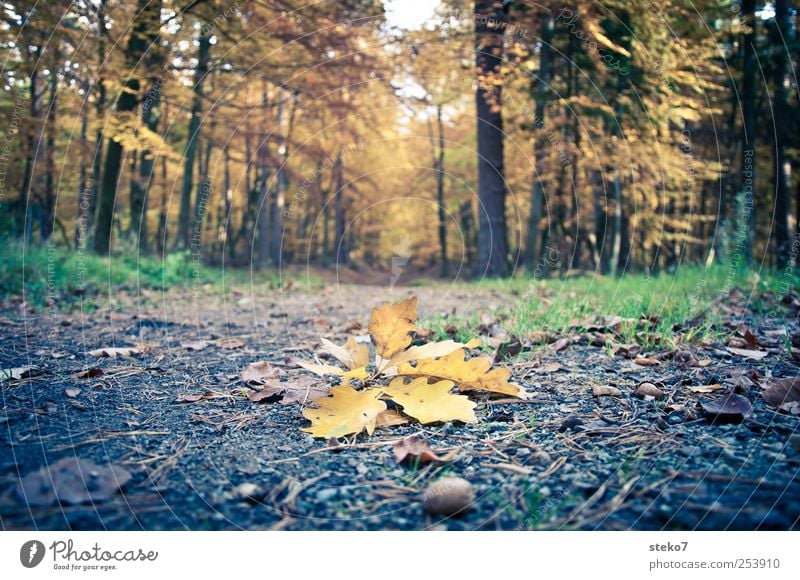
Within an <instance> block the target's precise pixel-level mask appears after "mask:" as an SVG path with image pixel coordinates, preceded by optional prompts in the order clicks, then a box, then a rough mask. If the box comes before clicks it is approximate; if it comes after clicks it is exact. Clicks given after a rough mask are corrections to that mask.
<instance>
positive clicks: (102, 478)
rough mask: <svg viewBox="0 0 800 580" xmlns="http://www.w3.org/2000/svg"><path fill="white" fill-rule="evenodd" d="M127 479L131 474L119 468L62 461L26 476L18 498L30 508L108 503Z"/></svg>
mask: <svg viewBox="0 0 800 580" xmlns="http://www.w3.org/2000/svg"><path fill="white" fill-rule="evenodd" d="M130 479H131V474H130V472H129V471H128V470H127V469H124V468H122V467H120V466H119V465H113V464H112V465H107V466H100V465H97V464H95V463H93V462H91V461H87V460H84V459H79V458H77V457H74V456H73V457H65V458H64V459H60V460H58V461H56V462H55V463H53V464H51V465H45V466H43V467H41V468H39V469H37V470H36V471H33V472H31V473H28V474H27V475H26V476H25V477H23V478H22V479H21V480H20V482H19V484H18V486H17V494H18V495H19V496H20V497H21V498H22V500H23V501H24V502H25V503H26V504H28V505H31V506H49V505H55V504H57V503H62V504H66V505H77V504H82V503H95V502H101V501H104V500H107V499H110V498H111V497H112V496H114V494H116V493H117V491H118V490H119V489H120V488H121V487H122V486H123V485H125V484H126V483H128V481H130Z"/></svg>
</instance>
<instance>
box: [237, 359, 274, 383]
mask: <svg viewBox="0 0 800 580" xmlns="http://www.w3.org/2000/svg"><path fill="white" fill-rule="evenodd" d="M283 374H284V372H283V371H282V370H280V369H277V368H275V367H273V366H272V365H271V364H270V363H268V362H267V361H259V362H254V363H251V364H249V365H247V367H246V368H245V369H244V370H243V371H242V373H241V374H240V375H239V378H241V379H242V382H243V383H244V384H245V385H251V386H252V385H263V384H264V383H265V382H266V381H267V380H268V379H275V378H278V377H279V376H281V375H283Z"/></svg>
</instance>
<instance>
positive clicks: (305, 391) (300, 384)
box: [247, 377, 330, 405]
mask: <svg viewBox="0 0 800 580" xmlns="http://www.w3.org/2000/svg"><path fill="white" fill-rule="evenodd" d="M256 388H258V389H259V390H257V391H248V393H247V398H248V399H250V400H251V401H253V402H254V403H261V402H274V401H279V402H280V404H281V405H290V404H292V403H300V404H305V403H307V402H309V401H311V400H312V399H317V398H319V397H324V396H325V395H327V394H328V392H329V391H330V386H329V385H326V384H324V383H320V382H318V381H316V380H314V379H311V378H309V377H295V378H293V379H291V380H289V381H279V380H277V379H267V380H265V381H264V382H263V383H262V384H261V385H260V386H258V387H256Z"/></svg>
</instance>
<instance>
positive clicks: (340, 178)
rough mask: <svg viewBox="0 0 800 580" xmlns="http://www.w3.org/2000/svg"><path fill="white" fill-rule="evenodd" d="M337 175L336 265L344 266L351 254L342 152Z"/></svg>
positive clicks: (337, 159)
mask: <svg viewBox="0 0 800 580" xmlns="http://www.w3.org/2000/svg"><path fill="white" fill-rule="evenodd" d="M334 172H335V174H336V197H335V209H334V212H335V219H336V224H335V228H336V231H335V234H336V240H335V245H336V264H337V266H344V265H346V264H347V257H348V254H349V251H348V248H347V241H346V240H345V208H344V160H343V159H342V154H341V151H337V153H336V163H335V165H334Z"/></svg>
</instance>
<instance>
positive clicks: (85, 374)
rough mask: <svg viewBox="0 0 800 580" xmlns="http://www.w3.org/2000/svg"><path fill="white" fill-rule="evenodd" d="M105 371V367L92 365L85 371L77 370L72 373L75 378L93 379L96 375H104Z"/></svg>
mask: <svg viewBox="0 0 800 580" xmlns="http://www.w3.org/2000/svg"><path fill="white" fill-rule="evenodd" d="M104 374H105V373H104V372H103V369H98V368H95V367H92V368H90V369H86V370H84V371H77V372H74V373H72V374H71V375H70V377H72V378H73V379H93V378H95V377H102V376H103V375H104Z"/></svg>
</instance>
